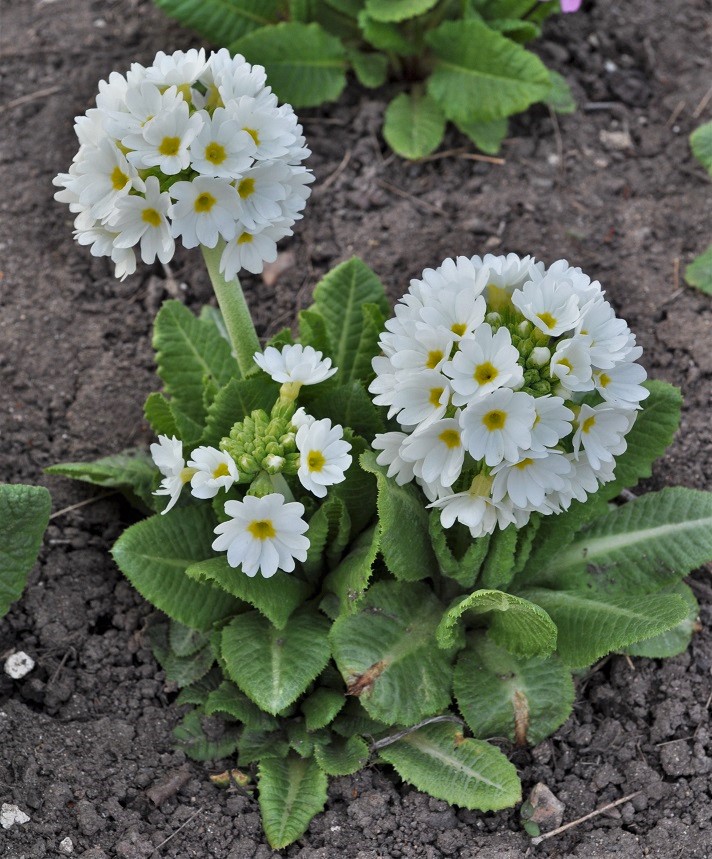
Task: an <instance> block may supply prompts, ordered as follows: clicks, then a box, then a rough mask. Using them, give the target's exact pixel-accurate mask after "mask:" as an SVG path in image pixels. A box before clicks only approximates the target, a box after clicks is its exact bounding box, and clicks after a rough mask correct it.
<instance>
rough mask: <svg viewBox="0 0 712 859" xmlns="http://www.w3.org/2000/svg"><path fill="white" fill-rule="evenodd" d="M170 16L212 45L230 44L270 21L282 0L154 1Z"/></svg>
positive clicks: (275, 16) (277, 11)
mask: <svg viewBox="0 0 712 859" xmlns="http://www.w3.org/2000/svg"><path fill="white" fill-rule="evenodd" d="M156 5H157V6H158V7H159V9H163V11H164V12H166V14H168V15H170V16H171V18H175V19H176V20H177V21H180V23H181V24H183V26H184V27H188V28H189V29H191V30H195V31H196V32H198V33H200V35H201V36H204V37H205V38H206V39H207V40H208V41H209V42H212V43H213V44H215V45H229V44H230V42H232V41H234V40H235V39H239V38H240V36H244V35H245V34H246V33H249V32H250V31H252V30H254V29H256V28H257V27H264V26H266V25H267V24H273V23H274V22H275V21H276V20H277V19H278V16H279V12H280V11H281V9H282V6H283V5H284V3H283V0H156Z"/></svg>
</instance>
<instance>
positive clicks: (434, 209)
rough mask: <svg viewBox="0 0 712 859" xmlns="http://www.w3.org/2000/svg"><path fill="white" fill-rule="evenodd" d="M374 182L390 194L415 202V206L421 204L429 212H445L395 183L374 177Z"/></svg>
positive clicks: (441, 213) (442, 213)
mask: <svg viewBox="0 0 712 859" xmlns="http://www.w3.org/2000/svg"><path fill="white" fill-rule="evenodd" d="M376 184H377V185H380V186H381V188H384V189H385V190H386V191H390V192H391V193H392V194H395V195H396V196H397V197H403V199H404V200H410V202H411V203H415V205H416V206H422V207H423V208H425V209H428V210H429V211H431V212H436V213H437V214H438V215H444V214H445V212H444V211H443V210H442V209H441V208H440V207H439V206H435V205H434V204H433V203H428V201H427V200H421V199H420V197H414V196H413V194H409V193H408V192H407V191H404V190H403V189H402V188H399V187H398V186H397V185H391V183H390V182H386V180H385V179H376Z"/></svg>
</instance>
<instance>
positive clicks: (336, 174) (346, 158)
mask: <svg viewBox="0 0 712 859" xmlns="http://www.w3.org/2000/svg"><path fill="white" fill-rule="evenodd" d="M350 160H351V150H350V149H347V150H346V152H345V154H344V157H343V158H342V159H341V162H340V163H339V166H338V167H337V168H336V170H334V171H333V172H332V173H330V174H329V175H328V176H327V177H326V179H324V181H323V182H322V183H321V185H319V186H318V187H317V188H316V189H315V191H318V192H319V193H320V194H321V193H323V192H324V191H326V189H327V188H330V187H331V186H332V185H333V184H334V182H336V180H337V179H338V178H339V176H341V174H342V173H343V172H344V170H346V168H347V167H348V164H349V161H350Z"/></svg>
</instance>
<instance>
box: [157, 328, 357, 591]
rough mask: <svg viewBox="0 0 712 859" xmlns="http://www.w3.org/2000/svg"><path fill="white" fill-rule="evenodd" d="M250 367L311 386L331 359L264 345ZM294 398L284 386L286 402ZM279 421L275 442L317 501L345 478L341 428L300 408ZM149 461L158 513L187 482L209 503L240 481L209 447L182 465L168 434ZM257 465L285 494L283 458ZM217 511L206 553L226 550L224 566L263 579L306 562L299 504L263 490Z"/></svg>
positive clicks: (227, 459) (231, 464)
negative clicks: (160, 498)
mask: <svg viewBox="0 0 712 859" xmlns="http://www.w3.org/2000/svg"><path fill="white" fill-rule="evenodd" d="M255 362H256V363H257V364H258V365H259V366H260V367H261V368H262V369H264V370H265V371H266V372H268V373H269V374H270V375H271V376H272V378H273V379H275V380H276V381H279V382H282V383H283V385H287V386H294V385H297V386H299V387H301V385H313V384H317V383H318V382H321V381H323V380H324V379H326V378H328V377H329V376H331V375H332V374H333V373H335V372H336V369H335V368H332V367H331V360H330V359H329V358H326V359H325V358H323V356H322V353H321V352H316V351H315V350H314V349H312V348H311V347H310V346H306V347H303V346H299V345H295V346H285V347H284V348H283V349H282V350H281V352H280V351H279V350H277V349H275V348H274V347H269V348H268V349H267V350H265V353H264V355H262V354H260V353H257V354H256V355H255ZM297 392H298V390H297V391H295V390H294V388H289V390H288V393H289V395H290V400H292V399H293V398H294V396H296V393H297ZM280 402H281V400H280V401H278V405H279V404H280ZM292 408H293V407H292ZM285 423H286V426H287V429H288V432H287V434H286V436H287V438H286V439H285V436H282V439H283V441H284V444H285V445H289V443H290V441H291V443H292V444H293V445H294V446H295V447H296V450H297V456H296V463H295V465H296V468H297V470H296V475H297V478H298V479H299V482H300V483H301V485H302V486H303V487H304V488H305V489H306V490H307V491H309V492H311V493H312V494H313V495H316V497H317V498H324V497H325V496H326V493H327V489H326V488H327V486H332V485H334V484H336V483H341V481H343V480H345V478H346V474H345V472H346V470H347V469H348V468H349V466H350V465H351V460H352V457H351V454H350V453H349V451H350V450H351V445H350V444H349V442H347V441H345V440H344V437H343V429H342V427H341V426H339V425H338V424H337V425H336V426H332V424H331V421H330V420H329V419H328V418H323V419H322V420H317V419H316V418H314V417H312V416H311V415H308V414H306V413H305V411H304V409H303V408H300V409H297V411H296V412H295V413H294V414H293V415H292V417H291V418H290V419H287V420H286V421H285ZM289 437H291V439H290V438H289ZM268 449H269V448H268ZM151 456H152V457H153V461H154V463H155V464H156V466H157V468H158V469H159V471H160V472H161V474H162V475H163V479H162V480H161V485H160V487H159V488H158V490H157V491H156V495H167V496H168V497H169V501H168V504H167V505H166V507H165V509H164V510H163V511H162V512H163V513H167V512H168V511H169V510H170V509H171V508H172V507H173V506H174V505H175V503H176V502H177V501H178V499H179V497H180V494H181V492H182V490H183V487H184V486H185V485H186V484H187V483H190V491H191V494H192V495H193V496H194V497H196V498H202V499H209V498H214V497H215V496H216V495H217V494H218V492H219V491H220V490H221V489H223V490H224V491H225V492H227V491H228V490H229V489H230V488H231V487H232V486H233V484H235V483H236V482H238V481H239V480H240V473H239V469H238V465H237V463H236V462H235V459H234V458H233V457H232V456H231V455H230V453H228V452H227V451H224V450H218V449H217V448H214V447H207V446H202V447H197V448H195V450H193V452H192V455H191V458H190V459H189V460H188V462H187V463H186V461H185V457H184V455H183V442H182V441H180V440H179V439H177V438H176V437H175V436H173V437H172V438H169V437H168V436H165V435H159V436H158V443H157V444H152V445H151ZM261 465H262V468H263V471H261V472H260V474H261V475H262V476H264V477H266V478H267V479H268V480H272V482H273V484H274V485H275V487H276V488H278V487H279V486H280V482H281V486H282V487H283V488H287V486H286V483H285V482H284V477H283V476H282V475H281V473H280V472H281V471H282V470H283V468H284V466H285V465H286V459H285V458H284V457H280V456H276V455H274V454H269V455H267V456H266V457H265V458H264V460H263V461H262V463H261ZM292 473H294V472H292ZM247 480H248V482H249V481H250V478H249V477H248V478H247ZM257 480H258V481H259V477H258V478H257ZM288 494H289V493H288ZM224 509H225V514H226V515H227V516H228V517H229V518H228V520H227V521H225V522H222V523H221V524H219V525H218V526H217V527H216V528H215V533H216V534H217V535H218V536H217V538H216V540H215V541H214V542H213V549H215V550H216V551H218V552H227V560H228V563H229V564H230V566H232V567H239V566H241V567H242V570H243V572H244V573H245V574H246V575H248V576H255V575H256V574H257V572H260V573H261V575H262V576H263V577H264V578H269V577H270V576H273V575H274V574H275V573H276V572H277V570H284V571H285V572H288V573H289V572H292V571H293V570H294V567H295V560H297V561H304V560H306V556H307V549H308V548H309V539H308V538H307V537H305V536H304V532H305V531H307V529H308V527H309V526H308V525H307V523H306V522H305V521H304V519H303V516H304V505H303V504H301V503H299V502H298V501H289V502H286V501H285V497H284V494H283V493H282V492H269V493H267V494H262V493H260V494H259V495H249V494H248V495H246V496H245V497H244V499H243V500H242V501H237V500H230V501H226V502H225V507H224Z"/></svg>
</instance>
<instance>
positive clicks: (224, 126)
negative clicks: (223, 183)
mask: <svg viewBox="0 0 712 859" xmlns="http://www.w3.org/2000/svg"><path fill="white" fill-rule="evenodd" d="M199 115H200V117H201V118H202V120H203V127H202V128H201V129H200V131H199V132H198V135H197V136H196V138H195V140H194V141H193V142H192V143H191V144H190V166H191V167H192V168H193V170H196V171H197V172H198V173H202V174H203V175H204V176H214V177H219V178H223V179H230V180H232V179H235V178H236V177H238V176H240V175H241V174H242V173H244V172H245V170H248V169H249V168H250V167H251V166H252V155H253V153H254V151H255V142H254V140H253V139H252V137H251V136H250V135H249V134H248V133H247V132H246V131H242V130H241V129H240V127H239V126H238V124H237V123H236V122H235V120H234V119H232V117H231V116H230V114H229V113H228V111H226V110H225V108H223V107H218V108H217V109H216V110H215V111H214V112H213V115H212V116H211V115H210V114H209V113H208V112H207V111H205V110H201V111H200V112H199Z"/></svg>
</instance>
